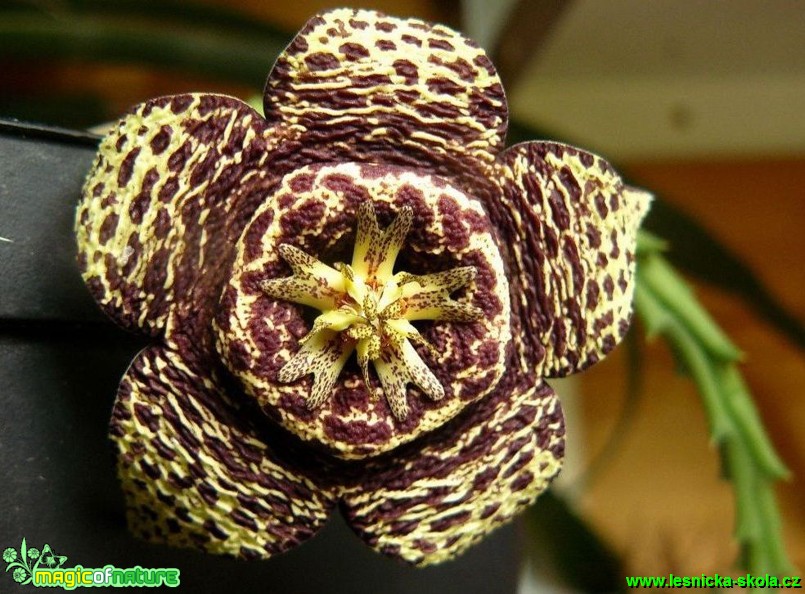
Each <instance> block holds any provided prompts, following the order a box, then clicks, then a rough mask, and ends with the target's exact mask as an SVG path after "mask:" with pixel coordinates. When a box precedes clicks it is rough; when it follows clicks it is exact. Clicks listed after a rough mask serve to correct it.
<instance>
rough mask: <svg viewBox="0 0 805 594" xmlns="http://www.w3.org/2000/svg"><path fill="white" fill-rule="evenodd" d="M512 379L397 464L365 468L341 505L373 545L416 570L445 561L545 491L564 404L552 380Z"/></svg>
mask: <svg viewBox="0 0 805 594" xmlns="http://www.w3.org/2000/svg"><path fill="white" fill-rule="evenodd" d="M515 376H516V374H510V375H508V376H506V378H504V380H503V382H501V387H500V388H499V389H498V390H496V391H495V393H494V394H492V395H490V397H488V398H486V399H484V400H481V401H480V402H478V403H476V404H475V405H474V406H473V408H472V409H470V410H469V411H467V412H466V413H465V414H463V415H462V416H460V417H458V418H456V419H454V420H453V421H451V422H450V423H449V424H448V425H446V426H445V427H443V428H442V430H440V431H438V432H436V433H433V434H430V435H429V436H427V437H425V438H424V439H423V440H420V441H417V442H415V443H414V444H410V445H409V446H405V447H404V448H403V449H402V450H400V451H399V454H395V459H394V460H392V461H389V460H385V461H382V462H381V461H370V462H368V463H367V468H366V471H365V473H364V474H363V475H362V476H361V477H360V479H359V480H358V481H357V483H356V485H354V487H352V488H351V489H349V490H348V491H347V493H346V495H344V499H343V506H342V509H343V511H344V514H345V516H346V518H347V520H348V521H349V523H350V524H351V525H352V527H353V529H354V530H355V531H356V532H357V533H358V534H359V535H360V536H361V537H362V538H363V539H364V540H366V542H367V543H368V544H369V545H371V546H372V547H373V548H375V549H377V550H378V551H380V552H381V553H384V554H386V555H390V556H394V557H400V558H402V559H404V560H405V561H408V562H409V563H413V564H415V565H429V564H432V563H439V562H441V561H445V560H448V559H451V558H453V557H455V556H456V555H458V554H460V553H461V552H463V551H464V550H465V549H466V548H467V547H469V546H471V545H473V544H475V543H477V542H478V541H480V540H481V539H482V538H483V537H484V536H486V535H487V534H488V533H489V532H491V531H492V530H494V529H495V528H497V527H498V526H501V525H502V524H505V523H507V522H509V521H510V520H511V519H512V518H513V517H514V516H515V515H517V514H518V513H520V512H521V511H523V510H524V509H525V508H526V507H528V506H529V505H530V504H531V503H533V502H534V499H535V498H536V497H537V496H538V495H539V494H540V493H541V492H542V491H544V490H545V488H546V487H547V486H548V484H549V483H550V481H551V479H552V478H553V477H554V476H555V475H556V474H557V473H558V472H559V468H560V466H561V461H562V457H563V453H564V421H563V418H562V412H561V408H560V406H559V402H558V400H557V398H556V396H555V394H554V393H553V391H552V390H551V389H550V387H548V385H547V384H544V383H540V384H539V385H537V386H535V385H533V384H531V383H530V381H529V380H528V379H527V378H525V377H524V376H519V377H517V378H516V379H515ZM513 382H519V383H518V384H517V385H512V383H513Z"/></svg>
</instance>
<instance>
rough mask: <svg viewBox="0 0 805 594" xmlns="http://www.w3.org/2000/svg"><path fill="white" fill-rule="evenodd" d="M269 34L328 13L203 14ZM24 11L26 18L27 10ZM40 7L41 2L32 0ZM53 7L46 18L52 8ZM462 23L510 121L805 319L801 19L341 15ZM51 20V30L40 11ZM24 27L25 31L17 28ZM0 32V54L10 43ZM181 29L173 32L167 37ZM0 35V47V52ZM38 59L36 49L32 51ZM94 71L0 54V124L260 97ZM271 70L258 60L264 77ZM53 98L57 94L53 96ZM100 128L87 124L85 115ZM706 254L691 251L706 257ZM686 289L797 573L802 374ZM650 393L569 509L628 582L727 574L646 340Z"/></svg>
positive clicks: (795, 362)
mask: <svg viewBox="0 0 805 594" xmlns="http://www.w3.org/2000/svg"><path fill="white" fill-rule="evenodd" d="M206 3H207V4H220V5H226V6H228V7H230V8H236V9H238V10H241V11H243V12H245V13H246V14H248V15H250V17H251V18H253V20H254V21H255V22H261V23H267V24H273V25H275V26H276V27H277V28H279V29H281V30H285V31H288V32H292V31H294V30H296V29H298V28H299V27H300V26H301V25H302V24H303V23H304V22H305V21H306V20H307V19H308V18H309V17H310V16H311V15H313V14H314V13H315V12H317V11H319V10H322V9H325V8H328V7H333V6H338V5H341V4H342V3H341V2H327V1H325V0H318V1H313V0H296V1H295V2H290V3H287V2H261V1H258V0H242V1H235V0H230V1H226V0H217V1H213V0H207V2H206ZM22 4H24V3H22ZM37 4H39V5H45V6H47V5H48V3H46V2H37ZM51 4H52V6H53V7H54V10H55V9H57V8H58V3H57V2H53V3H51ZM351 4H352V5H353V6H356V7H367V8H375V9H379V10H383V11H386V12H389V13H391V14H395V15H399V16H418V17H421V18H424V19H427V20H434V21H440V22H445V23H447V24H450V25H451V26H455V27H461V28H463V29H464V30H465V31H468V32H469V34H470V35H471V36H472V37H474V38H476V39H477V40H478V41H479V42H480V43H481V44H482V45H484V46H485V47H487V49H488V50H489V51H490V52H491V53H492V54H493V56H494V58H495V61H496V63H497V64H498V66H499V68H500V71H501V75H502V77H503V79H504V84H505V86H506V88H507V92H508V95H509V98H510V105H511V111H512V116H513V118H515V119H517V120H518V121H521V122H524V123H528V124H530V125H532V126H534V127H536V128H538V129H540V130H546V131H548V133H549V134H550V135H551V137H553V138H555V139H559V140H565V141H568V142H571V143H575V144H578V145H580V146H584V147H587V148H590V149H593V150H596V151H598V152H600V153H602V154H604V155H606V156H607V157H608V158H610V159H611V160H612V161H613V162H614V163H615V164H616V165H617V167H618V168H619V169H620V170H621V171H623V172H625V173H626V175H627V176H628V177H629V178H630V179H631V180H632V181H633V182H634V183H636V184H639V185H642V186H644V187H646V188H649V189H651V190H652V191H654V192H656V193H657V194H658V195H660V196H662V198H663V199H665V200H667V201H668V202H670V203H672V204H673V205H676V206H678V207H679V208H681V209H683V210H685V211H686V212H688V213H689V214H691V215H693V216H694V217H695V218H696V219H697V220H698V221H699V222H700V223H701V224H702V225H704V226H706V227H707V228H708V229H709V230H710V231H711V232H712V233H713V234H714V235H715V236H716V237H717V238H718V239H719V240H720V241H721V242H723V243H724V244H725V245H726V246H727V247H728V248H730V249H731V250H732V251H734V252H735V253H736V254H737V255H738V256H740V258H742V259H743V260H744V261H745V262H746V263H747V264H748V265H749V266H750V268H751V269H752V270H753V271H754V273H755V274H756V275H757V276H758V277H759V278H760V279H761V280H762V281H763V282H764V283H765V284H766V286H767V288H768V289H769V290H770V292H771V293H772V294H773V295H774V296H775V297H776V298H777V299H779V300H780V301H781V302H782V303H783V304H784V305H785V306H786V308H787V309H788V310H789V311H790V312H792V313H793V314H794V315H795V316H796V317H797V318H798V319H799V320H803V319H805V292H804V291H803V287H805V261H804V260H805V232H804V230H805V190H804V188H805V109H803V108H805V48H804V47H803V44H802V37H801V34H802V31H803V30H805V27H804V26H803V25H805V16H803V15H804V14H805V11H803V10H802V7H801V4H798V3H797V2H796V1H795V0H791V1H782V0H772V1H768V2H761V1H749V0H734V1H732V2H730V3H729V4H727V3H713V2H706V1H682V2H679V1H670V0H663V1H657V2H651V3H647V2H644V1H643V0H603V1H602V0H598V1H593V0H586V1H567V2H559V1H536V0H532V1H527V0H520V1H517V0H509V1H505V2H494V1H487V0H466V1H464V2H459V0H450V1H446V2H444V1H440V2H437V1H435V0H412V1H407V2H403V1H395V0H377V1H357V0H353V1H352V2H351ZM54 15H55V16H54V18H55V19H58V11H57V10H55V12H54ZM21 22H22V21H21ZM3 27H4V26H3V25H2V24H0V37H2V38H3V39H4V41H3V43H6V45H8V43H10V42H9V41H8V39H10V38H11V37H13V35H11V33H13V31H12V32H11V33H10V32H9V31H8V30H7V28H8V25H7V26H6V27H7V28H6V29H3ZM180 34H181V31H177V33H176V35H180ZM3 36H5V37H3ZM35 53H36V52H34V54H35ZM97 58H98V59H93V60H89V59H75V58H70V59H64V60H62V59H59V60H54V59H43V58H42V57H39V58H37V57H36V56H34V57H25V56H20V55H19V54H18V53H17V54H14V55H11V53H9V52H8V51H6V52H5V53H4V51H3V47H2V46H0V71H1V72H2V73H3V76H2V77H0V116H16V117H20V118H34V119H44V120H46V121H49V122H50V123H58V124H64V125H72V126H83V125H88V124H89V123H90V121H94V122H98V121H101V120H102V119H104V118H111V117H114V115H115V114H118V113H120V112H122V111H123V110H125V109H126V108H128V107H129V106H130V105H132V104H134V103H137V102H139V101H141V100H144V99H146V98H148V97H152V96H155V95H160V94H166V93H174V92H180V91H187V90H210V91H212V90H214V91H222V92H227V93H232V94H235V95H238V96H241V97H244V98H245V97H249V96H252V95H254V94H255V93H257V92H259V90H260V87H259V83H258V84H255V85H251V84H242V83H237V84H234V83H231V82H222V80H223V79H222V78H221V77H211V76H205V75H203V74H196V75H187V74H181V73H177V72H175V71H172V70H169V69H165V68H154V67H145V66H142V65H137V64H134V63H108V62H104V61H102V60H101V59H100V58H101V56H98V57H97ZM270 62H271V58H270V56H267V57H266V63H265V72H266V73H267V72H268V70H269V68H270V65H271V64H270ZM54 98H55V99H56V100H55V101H54ZM89 117H92V118H96V119H93V120H90V121H87V118H89ZM703 257H706V255H703ZM696 287H697V294H698V295H699V297H700V298H701V299H702V301H703V303H704V304H705V306H706V307H707V309H708V310H709V311H711V312H712V314H713V315H714V317H715V318H716V319H717V320H718V322H719V323H720V324H721V325H722V326H723V328H724V329H725V330H726V331H727V333H728V334H729V335H730V336H731V337H732V338H733V339H734V341H735V342H736V343H737V344H738V345H739V346H740V347H741V348H742V349H743V350H744V351H745V352H746V353H747V360H746V364H745V365H744V368H743V370H744V372H745V374H746V378H747V381H748V383H749V385H750V387H751V389H752V391H753V393H754V395H755V397H756V398H757V401H758V407H759V409H760V411H761V415H762V417H763V420H764V421H765V423H766V425H767V428H768V430H769V432H770V434H771V436H772V438H773V441H774V443H775V445H776V446H777V448H778V450H779V452H780V453H781V455H782V457H783V459H784V460H785V462H786V463H787V464H788V465H789V467H790V468H791V470H792V473H793V477H792V479H791V481H790V482H789V483H788V484H786V485H783V486H781V487H780V488H779V490H778V493H779V495H780V497H781V498H782V501H781V504H782V507H783V513H784V520H785V535H786V539H787V543H788V545H789V550H790V552H791V554H792V555H793V560H794V562H795V564H796V565H797V566H798V567H799V568H800V569H802V568H805V490H803V488H802V478H801V477H803V476H805V431H803V429H804V428H805V399H803V398H802V396H803V387H805V363H804V362H803V357H802V352H801V351H800V350H798V349H797V348H796V347H795V346H794V345H793V344H792V343H791V342H790V341H789V340H787V339H786V338H785V337H784V336H783V335H782V334H781V333H779V332H777V331H775V330H774V329H773V328H772V327H771V326H770V325H769V324H768V323H767V322H765V321H763V320H762V319H760V318H759V317H758V316H757V315H756V314H755V313H754V312H753V311H752V310H751V309H750V308H749V307H748V306H747V305H746V304H745V303H744V302H743V301H742V300H740V299H738V298H736V297H735V296H734V295H731V294H728V293H726V292H724V291H721V290H718V289H716V288H714V287H712V286H708V285H707V284H704V283H696ZM622 351H623V349H620V350H619V351H618V352H616V354H614V355H613V356H611V357H610V358H609V359H608V360H607V361H606V362H605V363H603V364H601V365H597V366H596V367H595V368H594V369H592V370H591V371H589V372H587V373H585V374H584V375H583V376H582V378H581V380H580V382H579V390H580V392H581V395H582V397H581V398H579V399H578V402H579V406H580V412H579V414H578V418H577V419H575V422H576V423H577V424H578V426H577V427H576V428H575V429H576V431H574V427H573V426H571V427H570V433H569V448H572V449H575V450H576V454H578V453H580V454H581V455H580V456H579V457H580V458H581V460H582V461H581V465H582V467H583V466H584V465H585V464H586V463H587V462H589V461H590V460H592V459H595V457H596V455H597V453H598V452H599V451H600V450H601V448H603V447H604V445H605V444H606V443H608V441H609V440H611V438H612V435H611V433H612V431H613V427H614V425H615V423H616V420H617V418H618V417H619V415H620V414H621V409H622V407H623V393H624V383H625V380H624V377H625V366H626V359H625V356H624V353H623V352H622ZM645 363H646V371H645V373H646V377H645V390H644V393H643V396H642V398H641V399H640V400H639V402H638V404H637V408H636V410H635V411H634V416H633V419H632V421H631V422H630V423H629V424H628V428H627V430H626V433H625V434H624V435H623V436H622V440H621V441H620V443H619V447H618V449H617V451H616V452H615V455H614V456H612V457H610V458H608V459H607V460H606V462H604V463H603V466H602V467H600V468H596V469H595V470H596V473H595V475H594V480H593V481H591V483H590V484H589V485H588V486H587V488H585V489H584V490H582V491H581V493H580V494H579V498H578V500H577V503H578V506H579V509H580V510H581V511H582V512H583V513H584V514H585V516H586V517H588V518H590V519H591V521H592V523H593V524H594V526H595V527H596V528H597V529H598V530H599V531H600V532H601V534H602V535H603V536H604V538H605V539H606V540H607V541H608V542H609V543H611V545H612V546H613V548H614V549H615V550H616V551H617V552H619V553H621V554H622V555H623V556H624V558H625V559H626V562H627V569H628V570H629V572H631V573H635V574H640V575H650V574H652V573H657V574H666V573H668V572H669V571H673V572H675V573H677V574H689V575H698V574H700V573H709V572H716V571H721V572H725V571H728V570H729V569H730V568H731V567H732V566H733V562H734V560H735V557H736V554H737V548H736V547H735V545H734V544H733V542H732V539H731V532H732V527H733V522H734V517H733V516H734V510H733V500H732V494H731V490H730V488H729V486H728V485H727V484H726V483H724V482H723V481H720V480H719V477H718V475H719V469H718V461H717V455H716V452H715V451H714V449H713V448H712V447H711V445H710V444H709V442H708V433H707V426H706V422H705V418H704V413H703V409H702V407H701V405H700V401H699V399H698V396H697V394H696V391H695V389H694V387H693V385H692V384H691V382H690V381H689V380H688V379H686V378H684V377H681V376H679V375H678V374H676V370H675V364H674V362H673V360H672V357H671V356H670V354H669V352H668V350H667V349H666V347H665V346H664V345H663V344H661V343H655V344H651V345H649V346H648V352H647V356H646V357H645Z"/></svg>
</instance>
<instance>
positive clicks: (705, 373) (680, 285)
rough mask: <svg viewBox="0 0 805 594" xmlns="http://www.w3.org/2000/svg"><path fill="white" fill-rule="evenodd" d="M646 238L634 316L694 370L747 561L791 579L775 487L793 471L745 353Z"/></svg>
mask: <svg viewBox="0 0 805 594" xmlns="http://www.w3.org/2000/svg"><path fill="white" fill-rule="evenodd" d="M662 249H663V246H662V243H661V242H660V241H658V240H657V239H656V238H654V237H653V236H650V235H649V234H647V233H643V234H641V237H640V239H639V241H638V271H637V287H636V290H635V311H636V313H637V316H638V317H639V318H640V319H641V321H642V322H643V324H644V325H645V328H646V331H647V334H648V336H649V337H650V338H651V337H654V336H662V337H663V338H664V339H665V340H666V341H667V342H668V344H669V345H670V346H671V348H672V349H673V351H674V352H675V354H676V355H677V357H678V359H679V362H680V363H681V364H682V365H683V367H684V368H685V370H686V371H687V372H688V373H690V375H691V377H692V379H693V381H694V382H695V383H696V385H697V387H698V389H699V393H700V394H701V397H702V402H703V403H704V408H705V411H706V413H707V416H708V420H709V423H710V432H711V437H712V441H713V443H714V445H716V446H717V447H718V449H719V453H720V455H721V460H722V467H723V469H724V472H725V475H726V476H725V478H727V479H728V480H729V481H730V482H731V483H732V485H733V489H734V491H735V508H736V526H735V538H736V539H737V540H738V542H739V543H740V546H741V553H742V555H741V560H740V561H741V564H742V565H743V566H744V567H745V568H746V569H747V570H749V571H751V572H752V573H753V574H755V575H763V574H765V573H769V574H772V575H777V576H784V575H791V574H792V573H793V566H792V564H791V562H790V560H789V559H788V556H787V554H786V552H785V546H784V544H783V538H782V523H781V520H780V511H779V508H778V506H777V501H776V499H775V494H774V482H775V481H777V480H779V479H786V478H788V476H789V472H788V470H787V469H786V467H785V465H784V464H783V462H782V460H781V459H780V457H779V456H778V455H777V453H776V452H775V450H774V446H773V445H772V443H771V440H770V439H769V437H768V435H767V434H766V431H765V429H764V428H763V423H762V422H761V420H760V417H759V415H758V412H757V409H756V408H755V405H754V403H753V400H752V396H751V394H750V392H749V390H748V388H747V386H746V383H745V382H744V381H743V378H742V376H741V372H740V369H739V367H738V364H739V362H740V360H741V358H742V354H741V352H740V351H739V350H738V349H737V348H736V347H735V346H734V345H733V344H732V342H731V341H730V340H729V338H728V337H727V336H726V334H725V333H724V332H723V331H722V330H721V329H720V328H719V327H718V325H717V324H716V322H715V321H714V320H713V319H712V318H711V317H710V315H709V314H708V313H707V311H706V310H705V309H704V308H703V307H702V306H701V304H700V303H699V302H698V301H697V300H696V298H695V296H694V295H693V293H692V291H691V290H690V288H689V286H688V285H687V283H686V282H685V281H684V280H683V279H682V277H681V276H679V274H677V273H676V271H674V269H673V267H672V266H671V265H670V264H669V263H668V262H667V261H666V260H665V258H664V256H663V254H662Z"/></svg>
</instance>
